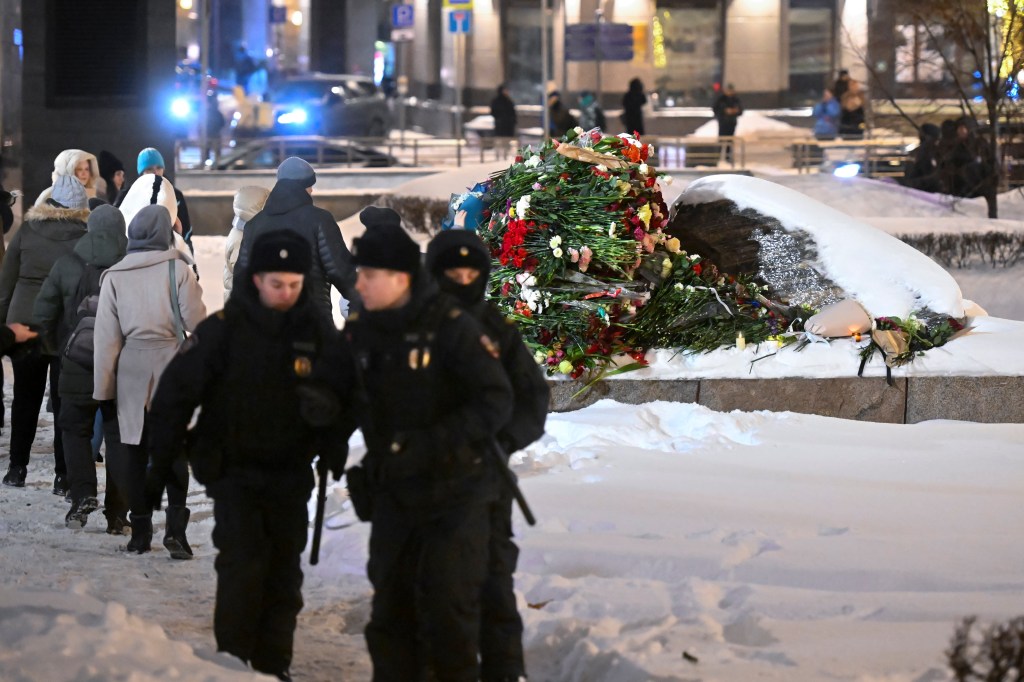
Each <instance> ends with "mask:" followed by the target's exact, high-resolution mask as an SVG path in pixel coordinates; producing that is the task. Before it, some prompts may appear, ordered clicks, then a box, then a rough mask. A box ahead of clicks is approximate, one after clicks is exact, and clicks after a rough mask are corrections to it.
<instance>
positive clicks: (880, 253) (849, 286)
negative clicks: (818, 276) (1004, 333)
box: [677, 175, 964, 318]
mask: <svg viewBox="0 0 1024 682" xmlns="http://www.w3.org/2000/svg"><path fill="white" fill-rule="evenodd" d="M722 199H728V200H730V201H732V202H734V203H735V204H736V205H737V206H738V207H739V209H741V210H742V209H747V208H750V209H753V210H755V211H757V212H758V213H760V214H762V215H765V216H771V217H773V218H776V219H777V220H778V221H779V222H780V223H781V224H782V226H783V227H784V228H785V229H786V230H787V231H790V232H803V233H806V234H807V235H809V236H810V237H811V239H813V241H814V242H815V245H816V248H817V252H818V257H819V259H820V263H819V264H818V267H819V268H820V269H821V271H822V272H823V274H825V275H826V276H827V277H829V278H830V279H831V280H832V281H834V282H835V283H836V284H838V285H839V286H840V287H842V288H843V289H844V290H845V291H846V292H847V293H849V294H850V295H851V297H853V298H855V299H856V300H857V301H858V302H860V303H861V304H862V305H863V306H864V307H865V308H866V309H867V310H868V312H869V313H870V314H871V315H872V316H873V317H882V316H896V317H904V318H905V317H907V316H908V315H909V314H910V313H911V312H913V311H916V310H920V309H923V308H927V309H930V310H933V311H935V312H937V313H941V314H945V315H950V316H952V317H957V318H959V317H963V315H964V304H963V300H962V297H961V294H960V288H959V287H958V286H957V284H956V281H955V280H954V279H953V278H952V277H951V276H950V275H949V274H948V273H947V272H946V271H945V270H944V269H943V268H942V266H940V265H939V264H938V263H936V262H935V261H933V260H932V259H931V258H928V257H927V256H925V255H924V254H922V253H921V252H919V251H917V250H916V249H914V248H913V247H911V246H908V245H907V244H904V243H903V242H901V241H899V240H898V239H895V238H893V237H891V236H890V235H888V234H886V233H884V232H882V231H881V230H878V229H876V228H874V227H871V226H870V225H867V224H865V223H863V222H860V221H858V220H854V219H852V218H850V217H849V216H848V215H846V214H844V213H842V212H840V211H838V210H836V209H834V208H832V207H831V206H827V205H825V204H822V203H820V202H818V201H815V200H813V199H810V198H808V197H807V196H805V195H803V194H800V193H799V192H797V191H795V190H791V189H788V188H785V187H782V186H780V185H778V184H776V183H773V182H769V181H767V180H760V179H758V178H751V177H745V176H742V175H712V176H709V177H705V178H701V179H699V180H697V181H695V182H693V183H691V184H690V185H689V187H687V188H686V191H684V192H683V193H682V194H681V195H680V197H679V199H678V200H677V201H678V202H681V203H683V204H687V205H692V204H701V203H707V202H713V201H719V200H722Z"/></svg>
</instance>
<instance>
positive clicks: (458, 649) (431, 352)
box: [345, 207, 512, 682]
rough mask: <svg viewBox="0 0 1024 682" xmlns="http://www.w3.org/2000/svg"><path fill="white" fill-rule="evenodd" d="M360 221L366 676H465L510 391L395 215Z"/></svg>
mask: <svg viewBox="0 0 1024 682" xmlns="http://www.w3.org/2000/svg"><path fill="white" fill-rule="evenodd" d="M360 218H361V220H362V222H363V224H364V225H366V226H367V230H366V233H365V234H364V235H363V236H362V237H360V238H358V239H356V240H355V248H354V251H355V253H354V259H355V263H356V265H357V268H358V276H357V279H356V289H357V290H358V292H359V294H360V296H361V297H362V305H361V309H357V312H356V313H355V314H354V315H351V316H350V317H349V320H348V323H347V324H346V328H345V331H346V334H347V335H348V337H349V339H350V341H351V343H352V350H353V352H354V353H355V356H356V361H357V364H358V366H359V368H360V369H359V372H360V375H361V377H362V380H363V384H364V386H365V394H366V395H365V399H366V401H367V402H368V408H369V409H368V410H367V413H368V414H369V420H367V419H365V418H364V420H363V423H362V428H363V433H364V436H365V438H366V443H367V455H366V457H365V459H364V464H363V465H362V466H361V467H360V468H354V469H355V470H354V471H353V470H352V469H350V470H349V472H350V478H349V490H350V493H351V494H352V495H353V502H354V503H355V504H356V505H357V512H358V513H359V515H360V518H364V519H369V520H371V521H372V523H373V529H372V532H371V535H370V560H369V564H368V568H367V571H368V573H369V578H370V582H371V583H372V584H373V588H374V595H373V605H372V611H371V615H370V623H369V625H368V626H367V628H366V642H367V646H368V648H369V651H370V657H371V658H372V660H373V667H374V673H373V679H374V680H375V682H388V681H394V682H408V681H409V680H417V679H424V678H426V677H429V676H430V675H433V679H437V680H439V681H441V682H462V681H466V682H470V681H475V680H478V679H479V676H480V666H479V662H478V653H479V637H480V594H481V589H482V587H483V583H484V579H485V576H486V574H487V543H488V517H487V505H489V504H490V503H491V502H493V501H494V500H495V499H496V497H497V490H498V477H497V471H496V469H495V467H494V457H493V454H492V453H488V452H487V450H486V448H487V447H488V444H489V442H490V441H491V440H492V439H493V438H494V436H495V434H496V433H497V431H498V428H499V427H500V426H501V425H502V424H505V423H506V422H507V421H508V419H509V416H510V414H511V410H512V391H511V387H510V385H509V382H508V379H507V378H506V376H505V372H504V370H503V369H502V367H501V362H500V360H499V358H498V348H497V346H496V344H495V343H494V342H493V341H492V340H491V339H490V338H489V337H488V336H487V335H486V334H485V333H484V332H483V330H482V329H481V328H480V326H479V325H478V324H477V322H476V321H475V320H474V319H472V317H471V316H470V315H468V314H466V313H464V312H463V311H462V310H461V309H460V308H459V307H458V306H457V304H456V302H455V301H454V300H453V299H451V298H450V297H448V296H445V295H443V294H441V293H440V292H439V291H438V288H437V284H436V283H435V282H434V281H433V280H432V279H431V278H430V277H429V275H427V274H426V272H425V271H423V270H422V268H421V266H420V250H419V247H418V246H417V245H416V243H415V242H413V241H412V240H411V239H410V238H409V236H408V235H407V234H406V233H405V231H404V230H403V229H402V227H401V220H400V218H399V216H398V214H397V213H395V212H394V211H392V210H390V209H381V208H376V207H370V208H367V209H365V210H364V211H363V212H362V213H361V214H360ZM367 493H368V494H367Z"/></svg>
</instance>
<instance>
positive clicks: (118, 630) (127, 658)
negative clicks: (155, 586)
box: [0, 583, 271, 682]
mask: <svg viewBox="0 0 1024 682" xmlns="http://www.w3.org/2000/svg"><path fill="white" fill-rule="evenodd" d="M0 605H2V607H0V642H2V643H3V644H2V645H0V661H2V663H0V673H2V675H0V677H2V678H3V679H5V680H46V682H62V681H65V680H66V681H67V682H99V681H100V680H102V681H103V682H115V681H117V680H124V681H125V682H150V681H152V682H162V681H163V680H188V681H190V682H201V681H204V680H209V681H211V682H212V681H213V680H223V681H225V682H227V681H231V680H237V681H239V682H240V681H241V680H267V679H271V678H269V677H266V676H264V675H258V674H255V673H253V672H251V671H248V670H247V669H246V667H245V666H244V665H243V664H242V663H241V662H240V661H238V660H237V659H235V658H232V657H231V656H227V655H223V654H212V653H210V654H208V656H209V657H210V658H211V660H210V661H208V660H203V659H202V658H200V657H199V656H197V655H196V653H195V652H193V650H192V647H190V646H188V645H187V644H184V643H182V642H175V641H173V640H170V639H168V637H167V634H166V633H165V632H164V630H163V628H161V627H160V626H159V625H156V624H155V623H151V622H146V621H144V620H142V619H141V618H138V617H136V616H133V615H130V614H129V613H128V612H127V610H126V609H125V607H124V606H122V605H121V604H119V603H117V602H113V601H111V602H103V601H100V600H98V599H96V598H94V597H90V596H87V595H86V594H85V588H84V585H83V584H82V583H79V584H77V585H76V586H75V588H74V589H73V590H72V591H70V592H37V591H29V590H24V591H16V590H12V589H9V588H2V587H0ZM214 661H215V662H214Z"/></svg>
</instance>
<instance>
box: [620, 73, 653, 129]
mask: <svg viewBox="0 0 1024 682" xmlns="http://www.w3.org/2000/svg"><path fill="white" fill-rule="evenodd" d="M646 104H647V95H646V94H644V83H643V81H642V80H640V79H639V78H634V79H633V80H631V81H629V89H628V90H627V91H626V94H625V95H623V96H622V125H623V126H625V128H626V129H625V131H624V132H627V133H630V134H632V133H637V134H638V135H643V134H644V106H645V105H646Z"/></svg>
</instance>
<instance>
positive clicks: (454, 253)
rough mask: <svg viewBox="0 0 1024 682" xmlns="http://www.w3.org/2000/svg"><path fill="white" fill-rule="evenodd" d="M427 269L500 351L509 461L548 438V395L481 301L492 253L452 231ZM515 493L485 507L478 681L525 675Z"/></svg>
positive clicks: (515, 333)
mask: <svg viewBox="0 0 1024 682" xmlns="http://www.w3.org/2000/svg"><path fill="white" fill-rule="evenodd" d="M427 269H428V270H429V272H430V274H431V275H433V276H434V278H435V279H436V280H437V283H438V286H439V287H440V288H441V291H443V292H445V293H448V294H450V295H451V296H453V297H454V298H456V299H457V300H458V301H459V303H460V304H461V305H462V307H463V309H464V310H466V312H468V313H469V314H470V315H472V316H473V317H474V318H475V319H476V320H477V321H478V322H479V323H480V325H481V327H483V330H484V332H485V333H486V334H487V335H488V336H490V337H491V338H492V339H494V340H495V341H496V342H497V344H498V347H499V348H500V350H501V364H502V367H504V369H505V373H506V374H507V375H508V378H509V382H510V383H511V384H512V390H513V392H514V393H515V407H514V408H513V412H512V418H511V419H510V420H509V421H508V422H506V423H505V425H504V426H502V427H501V430H500V431H498V437H497V438H498V442H499V443H500V444H501V447H502V449H503V450H504V453H505V454H506V456H507V455H508V454H510V453H513V452H515V451H516V450H521V449H522V448H524V447H526V446H527V445H529V444H530V443H532V442H533V441H535V440H537V439H538V438H540V437H541V436H542V435H544V420H545V419H546V418H547V413H548V403H549V400H550V394H551V392H550V390H549V389H548V385H547V383H546V382H545V381H544V377H543V375H542V373H541V370H540V368H539V367H538V366H537V363H536V362H535V361H534V359H533V355H532V354H531V353H530V351H529V350H528V349H527V347H526V344H525V343H523V337H522V335H521V334H520V333H519V330H518V329H517V328H516V326H515V324H513V323H512V321H511V320H509V319H508V318H506V317H505V316H504V315H502V314H501V313H500V312H499V311H498V309H497V307H495V306H494V304H493V303H490V302H488V301H485V300H484V290H485V289H486V287H487V279H488V275H489V274H490V270H491V256H490V254H489V253H488V251H487V247H486V246H485V245H484V243H483V242H482V241H481V240H480V238H479V237H478V236H477V235H476V234H475V233H474V232H468V231H466V230H458V229H456V230H447V231H445V232H441V233H439V234H438V235H437V236H436V237H434V238H433V239H432V240H431V242H430V244H429V246H428V247H427ZM512 499H513V495H512V491H511V490H509V489H508V488H507V487H502V488H501V490H500V496H499V498H498V499H497V500H496V501H494V502H492V503H491V504H490V506H489V509H488V517H489V518H490V525H491V529H490V543H489V545H490V552H489V554H490V559H489V565H488V574H487V581H486V582H485V583H484V591H483V596H482V604H481V606H482V621H481V629H480V658H481V679H482V680H483V682H505V681H506V680H509V681H511V680H517V679H519V678H520V677H524V676H525V675H526V668H525V664H524V662H523V621H522V619H521V618H520V617H519V612H518V610H517V609H516V597H515V594H514V592H513V579H512V574H513V573H515V570H516V560H517V559H518V558H519V548H518V547H516V545H515V543H514V542H512Z"/></svg>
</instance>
